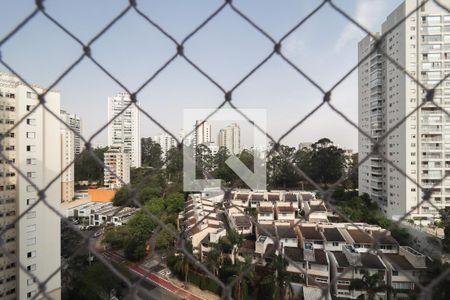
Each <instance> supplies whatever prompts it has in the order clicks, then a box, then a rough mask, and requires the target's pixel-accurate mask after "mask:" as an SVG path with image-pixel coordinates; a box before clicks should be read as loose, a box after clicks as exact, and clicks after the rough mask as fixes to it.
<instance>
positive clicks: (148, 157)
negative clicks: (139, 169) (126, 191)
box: [141, 138, 163, 168]
mask: <svg viewBox="0 0 450 300" xmlns="http://www.w3.org/2000/svg"><path fill="white" fill-rule="evenodd" d="M161 157H162V150H161V146H160V145H159V144H158V143H156V142H155V141H153V140H152V139H151V138H142V139H141V160H142V166H143V167H151V168H161V167H162V165H163V161H162V158H161Z"/></svg>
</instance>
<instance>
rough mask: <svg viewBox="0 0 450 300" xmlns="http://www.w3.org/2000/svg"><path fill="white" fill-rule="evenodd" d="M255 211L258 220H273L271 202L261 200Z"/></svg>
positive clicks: (273, 214)
mask: <svg viewBox="0 0 450 300" xmlns="http://www.w3.org/2000/svg"><path fill="white" fill-rule="evenodd" d="M256 211H257V213H258V215H257V220H258V222H264V221H274V220H275V212H274V207H273V204H272V203H270V202H261V203H260V205H259V206H258V208H257V209H256Z"/></svg>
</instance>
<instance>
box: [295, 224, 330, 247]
mask: <svg viewBox="0 0 450 300" xmlns="http://www.w3.org/2000/svg"><path fill="white" fill-rule="evenodd" d="M299 230H300V245H301V246H302V247H303V248H304V247H305V245H306V244H309V243H310V244H311V245H313V248H314V249H324V238H323V236H322V234H321V232H320V231H319V229H318V226H316V225H315V224H301V225H300V226H299Z"/></svg>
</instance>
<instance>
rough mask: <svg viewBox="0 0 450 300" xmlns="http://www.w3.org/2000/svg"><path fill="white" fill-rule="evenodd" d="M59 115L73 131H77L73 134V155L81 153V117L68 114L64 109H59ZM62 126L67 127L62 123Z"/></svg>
mask: <svg viewBox="0 0 450 300" xmlns="http://www.w3.org/2000/svg"><path fill="white" fill-rule="evenodd" d="M60 116H61V119H62V120H63V121H64V122H65V123H66V124H67V125H69V127H70V128H72V129H73V131H75V132H76V133H77V134H74V136H73V139H74V150H75V155H79V154H80V153H81V151H82V150H83V141H82V140H81V138H80V136H81V118H80V117H79V116H77V115H75V114H70V113H68V112H67V111H65V110H61V114H60ZM62 126H63V127H64V129H66V128H67V127H66V126H65V125H64V124H62ZM61 128H62V127H61Z"/></svg>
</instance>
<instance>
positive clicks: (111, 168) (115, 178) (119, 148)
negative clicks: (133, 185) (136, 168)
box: [104, 144, 130, 189]
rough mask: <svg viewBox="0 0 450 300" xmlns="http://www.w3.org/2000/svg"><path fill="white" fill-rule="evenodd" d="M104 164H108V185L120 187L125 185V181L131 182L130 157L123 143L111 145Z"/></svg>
mask: <svg viewBox="0 0 450 300" xmlns="http://www.w3.org/2000/svg"><path fill="white" fill-rule="evenodd" d="M104 164H105V166H106V168H105V173H104V184H105V186H106V187H108V188H110V189H118V188H120V187H122V186H123V183H125V184H128V183H130V159H129V155H128V154H127V153H126V152H125V147H124V146H123V145H121V144H115V145H112V146H110V147H109V149H108V151H106V152H105V156H104ZM122 181H123V183H122Z"/></svg>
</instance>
